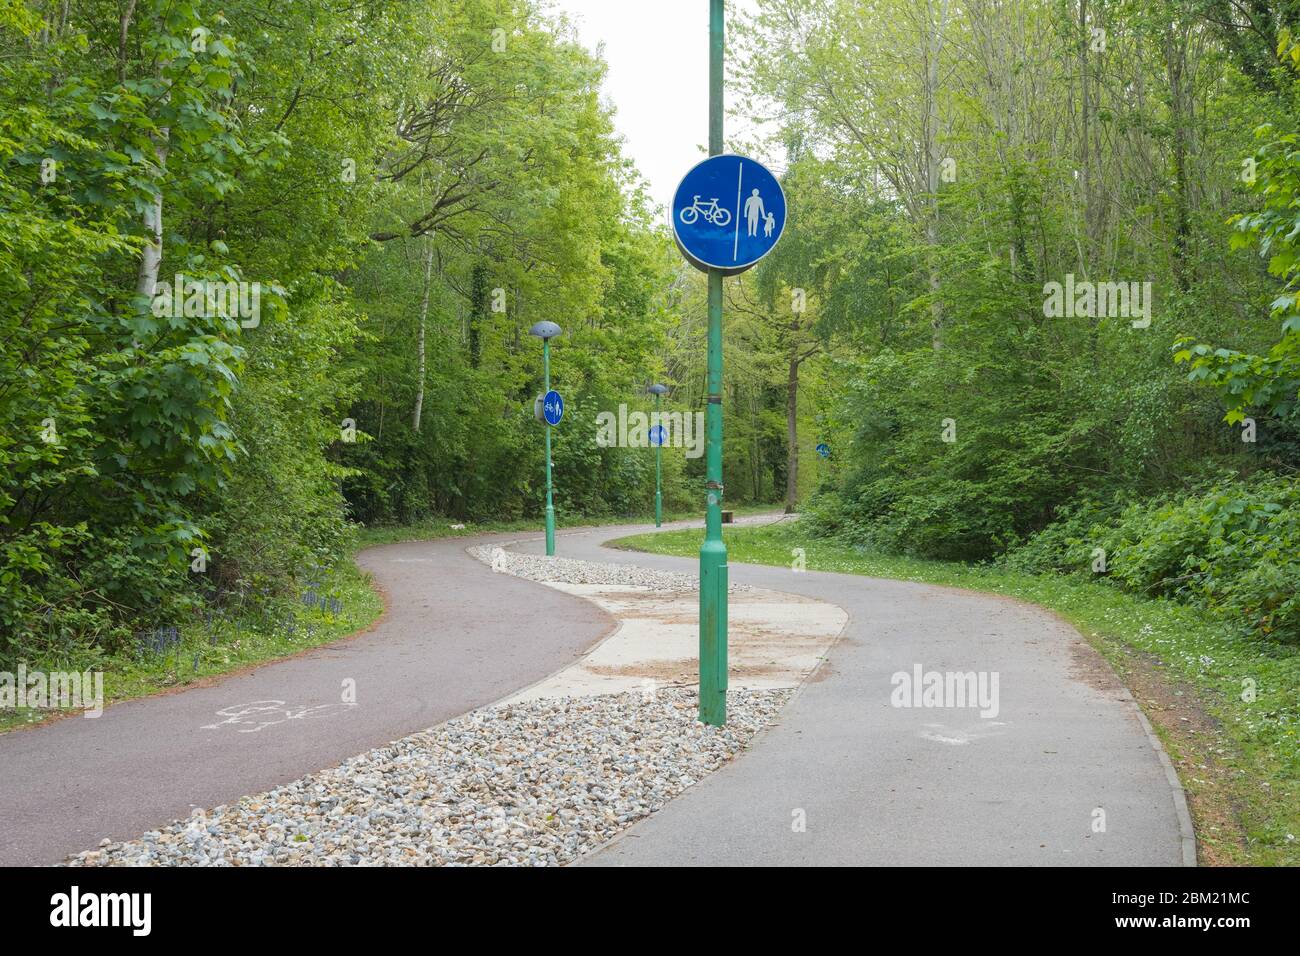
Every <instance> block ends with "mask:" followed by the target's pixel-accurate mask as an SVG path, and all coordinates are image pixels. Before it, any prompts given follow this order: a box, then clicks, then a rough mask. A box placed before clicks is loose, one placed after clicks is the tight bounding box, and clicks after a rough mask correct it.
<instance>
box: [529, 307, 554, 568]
mask: <svg viewBox="0 0 1300 956" xmlns="http://www.w3.org/2000/svg"><path fill="white" fill-rule="evenodd" d="M560 331H561V330H560V327H559V326H558V325H556V324H555V323H554V322H538V323H537V324H536V325H534V326H533V327H532V328H531V329H529V330H528V334H529V335H535V336H537V337H538V338H539V339H541V340H542V387H543V388H544V389H545V390H546V392H547V393H548V394H549V393H550V391H551V339H553V338H555V337H556V336H557V335H559V334H560ZM543 397H545V396H543ZM543 421H544V422H545V424H546V553H547V555H548V556H549V555H553V554H555V501H554V497H553V489H552V485H551V423H550V421H548V420H545V419H543ZM557 421H558V419H557Z"/></svg>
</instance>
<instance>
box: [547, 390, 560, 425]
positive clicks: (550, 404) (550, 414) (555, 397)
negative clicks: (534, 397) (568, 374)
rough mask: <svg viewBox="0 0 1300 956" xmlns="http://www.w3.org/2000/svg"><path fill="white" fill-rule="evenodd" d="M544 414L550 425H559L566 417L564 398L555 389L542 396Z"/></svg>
mask: <svg viewBox="0 0 1300 956" xmlns="http://www.w3.org/2000/svg"><path fill="white" fill-rule="evenodd" d="M542 415H544V416H545V418H546V424H548V425H558V424H560V419H561V418H563V417H564V399H562V398H561V397H560V393H559V392H557V391H555V389H551V390H550V391H549V392H547V393H546V394H545V395H544V396H542Z"/></svg>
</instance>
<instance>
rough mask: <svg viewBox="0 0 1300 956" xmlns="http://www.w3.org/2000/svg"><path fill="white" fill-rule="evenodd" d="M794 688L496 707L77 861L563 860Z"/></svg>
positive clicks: (702, 766)
mask: <svg viewBox="0 0 1300 956" xmlns="http://www.w3.org/2000/svg"><path fill="white" fill-rule="evenodd" d="M579 563H582V562H579ZM790 694H791V691H789V690H776V691H732V692H731V693H729V695H728V722H727V726H726V727H723V728H714V727H706V726H704V725H703V724H700V723H699V722H698V721H697V720H696V707H697V701H698V697H697V695H696V692H695V691H694V690H693V689H663V690H660V691H659V692H658V693H657V694H656V695H654V696H653V698H652V699H648V700H647V699H644V698H643V697H642V695H641V694H635V693H634V694H619V695H606V696H598V697H574V698H562V699H559V700H554V699H552V700H537V701H532V702H529V703H525V704H513V705H510V704H501V705H497V706H494V707H488V708H484V709H482V710H478V711H474V712H472V713H469V714H466V715H464V716H462V717H458V718H456V719H455V720H452V721H449V722H447V723H446V724H442V725H440V726H438V727H435V728H433V729H431V730H428V731H424V732H422V733H417V734H412V735H411V736H409V737H405V738H403V739H401V740H398V741H396V742H394V743H392V744H390V745H388V746H386V747H381V748H378V749H376V750H372V751H370V752H369V753H365V754H362V755H360V756H358V757H354V758H352V759H351V760H348V761H346V762H345V763H343V764H341V765H339V766H337V767H334V768H332V769H329V770H324V771H321V772H320V773H314V774H311V775H309V776H306V777H303V778H302V779H300V780H297V781H294V782H293V783H290V784H287V785H285V786H282V787H277V788H276V789H274V790H271V791H269V792H267V793H262V794H259V795H257V796H252V797H244V798H243V799H241V800H240V801H239V802H238V803H236V804H233V805H231V806H226V807H217V808H216V809H215V810H211V811H208V812H204V811H197V810H196V811H195V813H194V815H193V816H191V817H190V819H189V820H185V821H177V822H175V823H173V824H171V825H170V826H167V827H165V828H163V829H162V830H159V831H153V832H150V833H146V834H145V835H144V836H143V838H141V839H139V840H130V841H127V842H124V843H108V842H107V841H105V844H103V845H101V846H100V848H99V849H97V850H91V851H88V852H85V853H81V854H78V855H77V856H75V857H71V858H69V860H68V861H67V862H68V864H69V865H73V866H94V865H129V866H159V865H164V866H165V865H178V864H179V865H199V866H204V865H237V866H248V865H253V866H257V865H263V866H266V865H325V866H336V865H337V866H348V865H366V864H371V865H373V864H383V865H396V864H411V865H435V866H436V865H448V864H450V865H465V864H473V865H507V866H546V865H556V864H562V863H566V862H568V861H570V860H573V859H574V858H576V857H577V856H579V855H581V854H582V853H584V852H587V851H588V850H591V849H592V848H594V847H596V846H599V845H600V844H602V843H604V842H605V841H607V840H609V839H610V838H611V837H612V836H614V835H615V834H616V833H618V832H619V831H620V830H622V829H624V828H625V827H627V826H629V825H631V824H632V823H634V822H635V821H637V820H639V819H641V818H642V817H645V816H648V815H649V814H651V813H654V812H655V811H656V810H658V809H660V808H661V807H663V805H664V804H665V803H666V802H667V801H668V800H670V799H672V798H673V797H674V796H676V795H677V794H679V793H681V792H682V791H683V790H685V789H686V788H687V787H689V786H691V784H693V783H695V782H696V781H697V780H699V779H700V778H701V777H702V776H704V775H705V774H707V773H709V772H711V771H713V770H716V769H717V768H718V767H720V766H721V765H722V764H724V763H726V762H727V761H728V760H730V759H731V758H732V757H734V756H735V755H736V754H737V752H738V751H740V750H741V748H742V747H743V746H744V745H745V742H746V741H747V740H748V739H749V738H750V737H751V736H752V735H753V734H754V732H755V731H756V730H758V729H759V728H760V727H762V726H763V725H764V724H766V723H767V722H768V721H770V720H771V719H772V718H773V717H774V716H775V715H776V713H777V712H778V711H779V710H780V709H781V707H782V706H783V705H784V704H785V702H786V701H787V700H788V698H789V696H790Z"/></svg>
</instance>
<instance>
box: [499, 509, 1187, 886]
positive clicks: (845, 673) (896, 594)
mask: <svg viewBox="0 0 1300 956" xmlns="http://www.w3.org/2000/svg"><path fill="white" fill-rule="evenodd" d="M625 533H631V529H596V530H592V531H586V532H574V533H569V534H565V535H563V536H561V539H560V542H559V545H558V551H559V552H560V553H561V554H564V555H565V556H568V557H575V558H582V559H586V560H591V561H610V562H622V563H632V564H639V565H642V566H646V567H655V568H661V569H664V570H670V571H690V570H691V569H692V568H694V567H695V566H696V561H695V560H694V559H689V558H674V557H667V556H663V555H649V554H641V553H631V552H627V551H619V550H615V549H612V548H608V547H605V546H604V544H605V542H607V541H609V540H611V539H612V538H615V537H617V536H619V535H620V534H625ZM515 547H517V548H518V549H519V550H524V551H533V552H536V551H538V550H540V548H541V542H540V540H530V541H526V542H520V543H518V544H517V545H516V546H515ZM815 548H816V542H815V541H813V540H810V541H809V543H808V545H807V550H808V551H809V552H810V553H815ZM730 578H731V581H732V582H734V583H738V584H749V585H753V586H755V587H761V588H770V589H772V590H775V591H786V592H793V593H796V594H804V595H807V596H809V597H813V598H817V599H820V600H824V601H830V602H832V603H834V604H838V605H839V606H840V607H842V608H843V609H844V610H846V611H847V612H848V613H849V623H848V626H847V627H846V629H845V632H844V635H843V636H842V637H841V639H840V641H839V642H838V643H837V644H836V645H835V646H834V647H832V648H831V650H830V652H829V654H828V655H827V659H826V662H825V663H824V664H823V665H822V668H821V669H820V670H819V671H818V672H817V673H816V674H814V676H813V678H812V680H811V681H809V682H808V683H806V684H805V685H804V687H803V688H802V690H801V691H800V693H799V694H798V695H797V696H796V697H795V699H794V700H793V701H792V702H791V703H790V704H789V705H788V706H787V707H786V709H785V710H784V711H783V712H782V714H781V716H780V717H778V718H777V720H776V722H775V723H774V724H773V725H770V726H769V727H768V728H767V729H766V730H764V731H763V732H762V733H761V734H760V735H759V737H758V738H756V739H755V741H754V742H753V743H752V744H751V750H750V752H748V753H747V754H746V755H745V756H743V757H742V758H741V759H739V760H736V761H734V762H733V763H731V764H729V765H727V766H726V767H723V768H722V769H720V770H719V771H717V772H716V773H713V774H710V775H709V776H708V777H707V778H705V779H704V780H703V781H701V782H700V783H699V784H697V785H696V786H694V787H691V788H690V789H689V790H687V791H686V793H684V794H683V795H682V796H681V797H679V798H678V799H676V800H674V801H673V802H672V803H670V804H669V805H668V806H667V807H665V808H664V809H663V810H662V811H660V812H659V813H657V814H655V815H654V816H652V817H649V818H648V819H646V820H644V821H642V822H640V823H638V824H637V825H635V826H634V827H632V828H631V829H630V830H628V831H626V832H625V833H624V834H622V835H621V836H619V837H618V838H616V839H615V840H614V841H612V842H611V843H610V844H608V845H607V846H606V847H605V848H603V849H601V850H599V851H597V852H595V853H593V854H591V855H589V856H587V857H584V858H583V860H581V861H580V863H581V864H585V865H691V864H716V865H834V864H846V865H863V864H873V865H874V864H907V865H1101V866H1130V865H1146V866H1179V865H1194V864H1195V860H1196V855H1195V841H1194V837H1193V834H1192V829H1191V819H1190V817H1189V815H1188V813H1187V807H1186V801H1185V799H1184V796H1183V791H1182V788H1181V786H1180V785H1179V783H1178V778H1177V776H1176V775H1175V774H1174V771H1173V767H1172V764H1171V763H1170V762H1169V759H1168V757H1167V756H1166V755H1165V754H1164V752H1163V750H1162V749H1161V748H1160V746H1159V743H1158V742H1157V741H1156V738H1155V736H1154V734H1153V733H1152V732H1151V730H1150V725H1149V724H1148V723H1147V722H1146V719H1145V718H1144V717H1143V715H1142V713H1141V711H1140V710H1139V708H1138V707H1137V705H1136V703H1135V702H1134V701H1133V699H1132V697H1131V695H1130V694H1129V693H1128V691H1127V690H1126V689H1125V688H1124V687H1123V686H1122V685H1121V684H1120V683H1119V681H1118V680H1117V679H1116V677H1115V675H1114V672H1113V671H1112V670H1111V669H1110V667H1109V665H1107V664H1106V662H1105V661H1104V660H1103V659H1102V658H1101V657H1100V656H1099V655H1098V654H1097V653H1096V651H1094V650H1093V649H1092V648H1091V646H1089V645H1088V644H1087V642H1086V641H1085V640H1084V639H1083V637H1082V636H1081V635H1080V634H1079V633H1078V632H1077V631H1076V630H1075V629H1074V628H1072V627H1071V626H1069V625H1068V624H1066V623H1065V622H1064V621H1062V620H1061V619H1060V618H1058V617H1056V616H1055V615H1053V614H1051V613H1050V612H1048V611H1046V610H1044V609H1042V608H1039V607H1036V606H1032V605H1029V604H1025V603H1022V602H1019V601H1015V600H1012V599H1009V598H1003V597H999V596H996V595H990V594H982V593H978V592H972V591H965V590H958V589H954V588H946V587H938V586H933V585H924V584H915V583H909V582H902V581H892V580H885V579H878V578H866V577H862V576H858V575H851V574H836V573H826V572H804V573H795V572H793V571H792V570H791V569H789V568H779V567H763V566H757V565H744V564H734V563H733V564H731V565H730ZM916 664H920V665H922V667H923V668H924V670H926V671H930V670H935V671H940V672H946V671H956V672H967V671H977V672H978V671H985V672H993V671H996V672H998V673H999V675H1000V683H999V689H1000V694H999V696H1000V712H999V714H998V715H997V717H996V718H995V719H982V718H981V717H980V716H979V714H978V713H977V712H975V711H972V710H956V709H947V710H942V709H926V708H902V707H894V706H891V704H890V695H891V691H892V689H893V685H892V684H891V676H892V675H893V674H894V673H896V672H899V671H903V672H911V671H912V670H913V668H914V666H915V665H916ZM1099 810H1100V811H1102V812H1103V813H1104V816H1102V815H1099V814H1098V811H1099ZM798 820H802V821H803V822H804V825H805V829H804V830H803V831H802V832H797V827H795V825H794V824H795V823H796V822H797V821H798ZM1099 822H1101V823H1104V830H1100V829H1098V825H1099Z"/></svg>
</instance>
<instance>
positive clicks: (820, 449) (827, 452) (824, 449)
mask: <svg viewBox="0 0 1300 956" xmlns="http://www.w3.org/2000/svg"><path fill="white" fill-rule="evenodd" d="M817 454H819V455H821V456H822V457H823V458H829V457H831V446H830V445H828V444H826V443H825V442H822V443H821V444H820V445H818V446H817Z"/></svg>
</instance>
